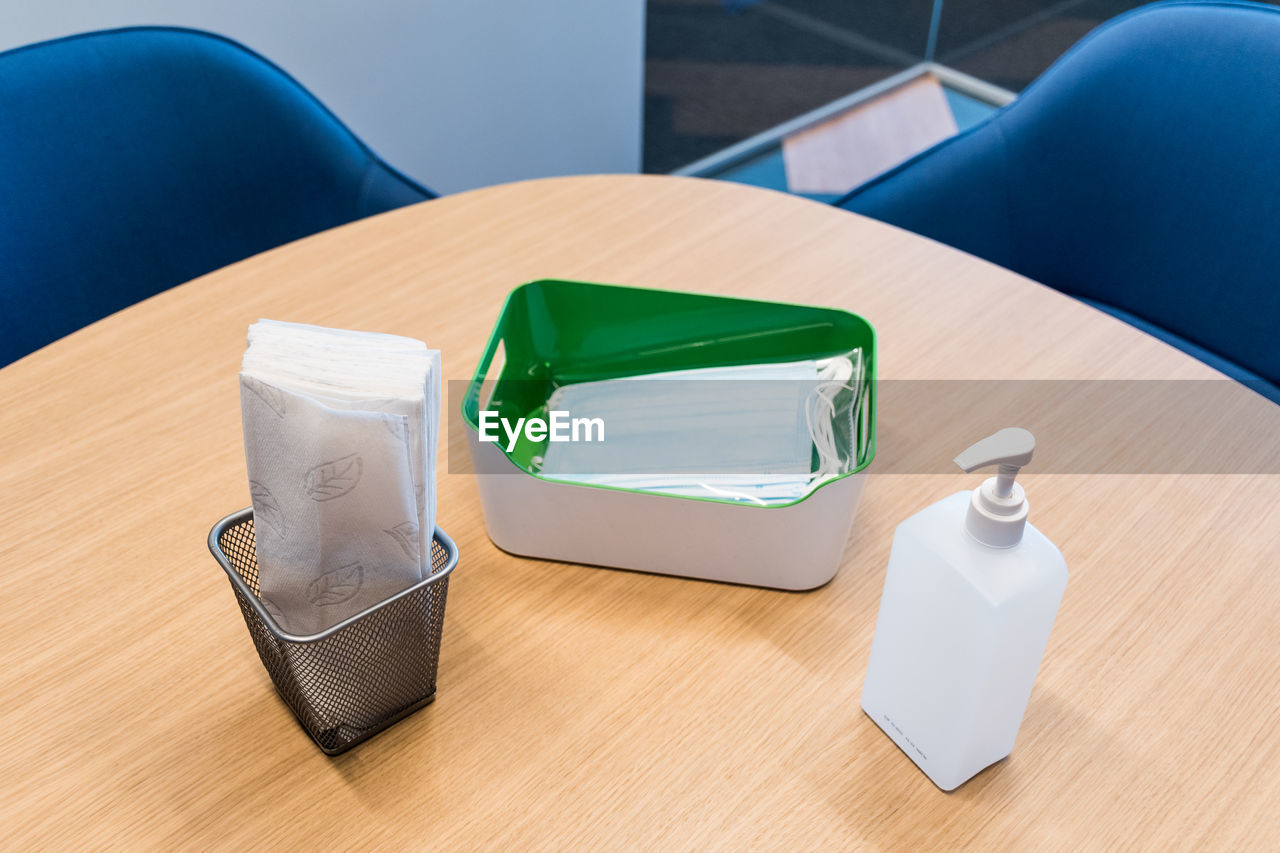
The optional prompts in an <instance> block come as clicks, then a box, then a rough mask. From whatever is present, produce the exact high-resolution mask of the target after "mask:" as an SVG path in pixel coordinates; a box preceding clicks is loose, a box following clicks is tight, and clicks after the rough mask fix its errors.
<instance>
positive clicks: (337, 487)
mask: <svg viewBox="0 0 1280 853" xmlns="http://www.w3.org/2000/svg"><path fill="white" fill-rule="evenodd" d="M363 470H364V461H363V460H361V458H360V454H359V453H352V454H351V455H350V456H343V457H342V458H341V459H335V460H333V461H332V462H323V463H321V464H319V465H317V466H316V467H314V468H312V469H311V470H310V471H308V472H307V477H306V481H305V482H304V483H303V486H302V487H303V489H304V490H305V491H306V493H307V497H309V498H311V500H313V501H331V500H333V499H334V498H340V497H342V496H343V495H345V494H346V493H347V492H349V491H351V490H352V489H354V488H355V487H356V483H359V482H360V474H361V472H362V471H363Z"/></svg>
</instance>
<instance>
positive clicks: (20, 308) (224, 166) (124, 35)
mask: <svg viewBox="0 0 1280 853" xmlns="http://www.w3.org/2000/svg"><path fill="white" fill-rule="evenodd" d="M371 94H372V93H371ZM432 197H433V196H432V194H431V193H430V192H429V191H428V190H426V189H424V188H423V187H421V186H419V185H418V184H416V183H415V182H413V181H412V180H410V179H409V178H407V177H405V176H404V175H402V174H400V173H399V172H397V171H395V170H394V169H392V168H391V167H390V166H388V165H387V164H386V163H384V162H382V161H381V160H380V159H378V157H377V156H376V155H374V153H373V152H372V151H370V150H369V149H368V148H367V147H366V146H365V145H364V144H363V143H361V141H360V140H359V139H357V138H356V137H355V136H354V135H353V134H352V133H351V131H349V130H348V129H347V128H346V127H345V126H343V124H342V123H341V122H340V121H338V119H337V118H336V117H334V115H333V114H332V113H330V112H329V111H328V110H327V109H325V107H324V106H323V105H322V104H321V103H320V102H319V101H317V100H316V99H315V98H314V97H313V96H312V95H311V94H309V93H308V92H307V91H306V90H305V89H303V88H302V86H300V85H299V84H298V83H297V81H295V80H293V78H291V77H289V75H287V74H285V73H284V72H283V71H281V70H280V69H279V68H277V67H276V66H275V65H272V64H271V63H270V62H268V61H267V60H265V59H263V58H262V57H261V56H258V55H257V54H255V53H253V52H252V51H250V50H248V49H246V48H244V47H242V46H241V45H239V44H236V43H235V42H233V41H229V40H228V39H225V38H222V37H220V36H216V35H212V34H209V33H202V32H197V31H193V30H183V29H173V28H153V27H145V28H129V29H122V30H110V31H105V32H97V33H88V34H85V35H78V36H71V37H68V38H63V39H57V40H55V41H49V42H43V43H41V44H35V45H31V46H29V47H22V48H17V49H15V50H10V51H7V52H5V53H0V365H3V364H7V363H9V362H11V361H13V360H15V359H18V358H21V357H22V356H23V355H25V354H27V353H29V352H31V351H32V350H35V349H37V348H39V347H41V346H44V345H45V344H47V343H49V342H50V341H53V340H55V339H57V338H59V337H62V336H63V335H66V334H68V333H70V332H72V331H74V330H76V329H78V328H80V327H81V326H84V325H86V324H88V323H91V322H93V321H94V320H97V319H98V318H100V317H104V316H106V315H107V314H110V313H112V312H113V311H117V310H119V309H121V308H124V307H125V306H128V305H131V304H133V303H134V302H137V301H139V300H141V299H145V298H146V297H148V296H150V295H152V294H154V293H157V292H159V291H162V290H165V289H166V288H169V287H172V286H174V285H176V284H180V283H182V282H184V281H187V280H189V279H192V278H195V277H196V276H199V275H202V274H203V273H206V272H209V271H210V270H214V269H217V268H219V267H223V266H226V265H227V264H229V263H232V262H233V261H237V260H240V259H241V258H245V257H248V256H249V255H253V254H256V253H257V252H262V251H264V250H266V249H270V248H272V247H273V246H278V245H280V244H282V243H287V242H289V241H290V240H295V239H297V238H299V237H303V236H306V235H308V234H313V233H315V232H317V231H322V230H324V229H326V228H331V227H333V226H335V225H341V224H342V223H344V222H350V221H352V220H354V219H359V218H361V217H364V216H369V215H371V214H375V213H380V212H382V211H386V210H391V209H393V208H396V207H400V206H402V205H406V204H411V203H413V202H417V201H422V200H424V199H429V198H432Z"/></svg>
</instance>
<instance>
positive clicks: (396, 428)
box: [240, 320, 440, 634]
mask: <svg viewBox="0 0 1280 853" xmlns="http://www.w3.org/2000/svg"><path fill="white" fill-rule="evenodd" d="M240 406H241V415H242V417H243V421H244V450H245V461H246V463H247V465H248V469H249V489H250V493H251V495H252V498H253V515H254V534H255V539H256V541H257V551H258V580H259V589H260V597H261V598H262V601H263V604H264V605H265V606H266V608H267V610H268V612H270V613H271V615H272V617H273V618H275V619H276V621H277V622H278V623H279V624H280V626H281V627H282V628H283V629H284V630H286V631H288V632H290V633H293V634H313V633H316V632H318V631H323V630H324V629H326V628H329V627H331V626H333V625H336V624H337V623H339V622H341V621H342V620H343V619H346V618H348V617H350V616H353V615H355V614H357V613H359V612H361V611H362V610H365V609H366V608H368V607H370V606H372V605H374V604H377V603H378V602H380V601H382V600H384V599H386V598H388V597H389V596H391V595H394V594H395V593H397V592H400V591H401V590H404V589H406V588H408V587H410V586H412V585H413V584H415V583H417V582H418V581H419V580H422V579H423V578H425V577H427V576H428V575H429V574H430V573H431V542H432V539H433V537H434V532H435V516H436V488H435V486H436V482H435V461H436V442H437V436H438V433H439V424H440V352H439V351H438V350H430V349H427V345H426V344H424V343H423V342H421V341H416V340H413V339H411V338H402V337H398V336H395V335H381V334H374V333H370V332H349V331H342V330H339V329H325V328H320V327H318V326H304V325H299V324H296V323H280V322H276V321H272V320H260V321H259V322H257V323H255V324H254V325H252V326H250V327H249V347H248V349H247V350H246V351H245V354H244V361H243V363H242V365H241V371H240Z"/></svg>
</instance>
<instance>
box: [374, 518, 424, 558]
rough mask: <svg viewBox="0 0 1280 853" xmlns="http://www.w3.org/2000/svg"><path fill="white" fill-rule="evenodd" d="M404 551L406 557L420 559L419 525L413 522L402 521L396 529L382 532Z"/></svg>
mask: <svg viewBox="0 0 1280 853" xmlns="http://www.w3.org/2000/svg"><path fill="white" fill-rule="evenodd" d="M382 532H383V533H385V534H387V535H388V536H390V537H391V538H392V539H394V540H396V542H397V543H398V544H399V545H400V547H401V548H402V549H404V553H405V556H406V557H408V558H409V559H411V560H417V559H418V525H417V524H415V523H414V522H412V521H402V522H401V523H399V524H397V525H396V526H395V527H392V528H390V529H388V530H384V531H382Z"/></svg>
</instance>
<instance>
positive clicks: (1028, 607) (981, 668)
mask: <svg viewBox="0 0 1280 853" xmlns="http://www.w3.org/2000/svg"><path fill="white" fill-rule="evenodd" d="M1034 451H1035V437H1034V436H1032V434H1031V433H1030V432H1028V431H1027V430H1025V429H1018V428H1010V429H1002V430H1000V431H999V432H997V433H996V434H995V435H992V436H989V437H987V438H985V439H983V440H982V441H980V442H978V443H977V444H975V445H973V446H972V447H970V448H969V449H968V450H966V451H964V452H963V453H961V454H960V455H959V456H957V457H956V460H955V461H956V464H957V465H959V466H960V467H961V468H962V469H964V471H965V472H970V471H974V470H976V469H978V468H983V467H986V466H988V465H998V466H999V468H998V474H997V476H995V477H992V478H991V479H989V480H987V481H986V482H984V483H983V484H982V485H981V486H979V487H978V488H976V489H974V490H973V491H972V492H959V493H957V494H954V495H952V496H951V497H948V498H944V499H943V500H941V501H939V502H938V503H936V504H934V505H933V506H930V507H928V508H926V509H924V510H922V511H920V512H918V513H916V514H915V515H913V516H911V517H910V518H908V519H907V520H906V521H904V522H902V523H901V524H900V525H898V529H897V532H896V533H895V534H894V538H893V549H892V551H891V552H890V555H889V568H888V572H887V573H886V576H885V583H884V595H883V597H882V598H881V600H880V616H879V618H878V619H877V621H876V633H875V639H874V640H873V641H872V645H871V659H870V662H869V663H868V664H867V676H866V680H865V682H864V684H863V689H862V708H863V710H865V711H866V712H867V714H868V715H869V716H870V717H871V719H872V720H874V721H875V723H876V725H878V726H880V728H881V729H883V730H884V732H885V734H887V735H889V737H890V738H892V739H893V741H894V743H896V744H897V745H898V746H899V747H901V748H902V751H903V752H905V753H906V754H907V755H908V756H909V757H910V758H911V760H912V761H914V762H915V763H916V764H917V765H919V767H920V769H921V770H923V771H924V772H925V774H926V775H927V776H928V777H929V778H930V779H932V780H933V782H934V784H936V785H937V786H938V787H939V788H941V789H943V790H944V791H950V790H953V789H955V788H956V787H958V786H959V785H960V784H962V783H963V782H965V781H967V780H968V779H970V778H972V777H973V776H974V775H976V774H977V773H978V772H979V771H981V770H982V769H983V768H985V767H987V766H988V765H991V764H994V763H995V762H997V761H999V760H1000V759H1002V758H1004V757H1005V756H1007V755H1009V753H1010V752H1012V750H1013V741H1014V738H1015V737H1016V736H1017V734H1018V726H1019V725H1020V724H1021V723H1022V715H1023V712H1024V711H1025V710H1026V707H1027V700H1028V699H1029V698H1030V696H1031V686H1032V684H1033V683H1034V681H1035V677H1036V671H1037V670H1038V669H1039V667H1040V659H1041V658H1042V657H1043V656H1044V650H1045V645H1046V644H1047V643H1048V641H1049V631H1050V629H1051V628H1052V627H1053V620H1054V618H1055V617H1056V615H1057V612H1058V605H1059V603H1060V602H1061V601H1062V592H1063V590H1064V589H1065V588H1066V585H1067V564H1066V562H1065V561H1064V560H1063V559H1062V553H1061V552H1060V551H1058V549H1057V548H1056V547H1055V546H1054V544H1053V543H1052V542H1050V541H1049V540H1048V539H1046V538H1045V536H1044V534H1042V533H1041V532H1040V531H1039V530H1036V528H1035V527H1034V526H1032V525H1031V524H1028V523H1027V498H1026V494H1025V493H1024V492H1023V489H1022V486H1020V485H1018V484H1017V483H1016V482H1014V478H1015V477H1016V476H1017V473H1018V469H1019V468H1021V467H1022V466H1023V465H1026V464H1027V463H1028V462H1030V461H1031V455H1032V453H1033V452H1034Z"/></svg>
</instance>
